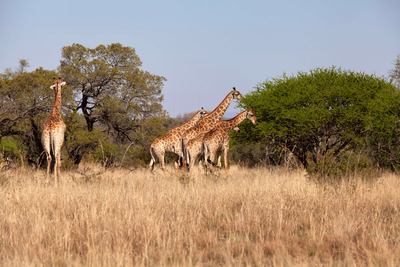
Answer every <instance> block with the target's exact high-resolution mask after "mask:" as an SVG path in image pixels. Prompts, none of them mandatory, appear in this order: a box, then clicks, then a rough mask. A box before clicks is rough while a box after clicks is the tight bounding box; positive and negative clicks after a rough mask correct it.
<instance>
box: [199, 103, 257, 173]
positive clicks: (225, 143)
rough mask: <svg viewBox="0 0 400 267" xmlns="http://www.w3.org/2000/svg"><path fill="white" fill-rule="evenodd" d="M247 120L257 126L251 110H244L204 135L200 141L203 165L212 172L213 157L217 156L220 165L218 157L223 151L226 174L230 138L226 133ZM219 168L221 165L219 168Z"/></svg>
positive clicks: (226, 171)
mask: <svg viewBox="0 0 400 267" xmlns="http://www.w3.org/2000/svg"><path fill="white" fill-rule="evenodd" d="M246 118H247V119H249V120H250V121H251V122H252V123H253V124H254V125H255V124H257V119H256V115H255V113H254V111H253V108H251V109H250V110H245V111H243V112H242V113H240V114H238V115H237V116H236V117H234V118H233V119H230V120H226V121H219V122H218V123H217V124H216V126H215V128H214V129H213V130H211V131H210V132H208V133H206V134H205V135H204V138H203V141H202V151H201V152H202V153H203V154H204V164H207V165H208V167H209V168H210V169H211V172H213V170H214V169H213V165H214V160H215V156H216V155H217V154H218V161H219V164H221V163H220V160H221V159H220V157H221V154H222V150H223V151H224V166H225V173H226V174H228V152H229V140H230V137H229V135H228V132H229V131H231V130H232V129H234V128H235V127H237V126H238V125H239V124H240V123H242V121H243V120H244V119H246ZM219 167H221V165H220V166H219Z"/></svg>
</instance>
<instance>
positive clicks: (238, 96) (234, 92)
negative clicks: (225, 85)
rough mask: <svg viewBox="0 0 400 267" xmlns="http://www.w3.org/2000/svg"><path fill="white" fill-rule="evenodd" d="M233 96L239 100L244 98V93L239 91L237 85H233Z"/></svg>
mask: <svg viewBox="0 0 400 267" xmlns="http://www.w3.org/2000/svg"><path fill="white" fill-rule="evenodd" d="M232 96H233V99H237V100H240V99H242V98H243V95H242V94H241V93H240V92H239V91H237V90H236V88H235V87H233V90H232Z"/></svg>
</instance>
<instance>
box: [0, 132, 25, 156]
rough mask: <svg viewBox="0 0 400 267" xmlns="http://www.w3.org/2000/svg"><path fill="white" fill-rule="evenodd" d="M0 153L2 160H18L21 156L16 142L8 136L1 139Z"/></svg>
mask: <svg viewBox="0 0 400 267" xmlns="http://www.w3.org/2000/svg"><path fill="white" fill-rule="evenodd" d="M0 151H1V154H2V156H4V158H7V157H11V158H14V159H18V158H19V157H20V156H21V148H20V146H19V144H18V142H17V141H16V140H15V139H14V138H12V137H10V136H9V137H4V138H2V139H1V141H0Z"/></svg>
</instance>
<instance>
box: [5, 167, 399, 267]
mask: <svg viewBox="0 0 400 267" xmlns="http://www.w3.org/2000/svg"><path fill="white" fill-rule="evenodd" d="M88 168H90V170H88ZM80 172H81V173H83V172H85V174H86V176H83V175H81V174H78V173H76V172H73V171H70V172H62V176H61V185H60V187H59V188H54V186H53V185H52V184H51V185H46V184H45V172H44V171H29V170H23V169H19V170H14V171H7V172H0V194H1V195H0V265H1V266H42V265H43V266H49V265H51V266H80V265H85V266H126V265H128V266H129V265H138V266H142V265H143V266H148V265H150V266H192V265H193V266H219V265H224V266H248V265H251V266H265V265H267V266H321V265H324V266H330V265H335V266H368V265H378V266H399V265H400V214H399V209H400V194H399V189H400V180H399V178H398V177H397V176H395V175H393V174H386V175H384V176H383V177H381V178H379V179H376V180H375V181H373V182H365V181H362V180H361V179H354V180H353V181H346V182H342V183H339V184H337V185H329V184H316V183H314V182H312V181H309V180H308V179H306V177H305V174H304V172H302V171H291V172H289V171H284V170H282V169H276V170H273V171H268V170H266V169H246V168H239V167H237V166H232V167H231V169H230V175H229V176H228V177H224V176H220V177H215V176H211V175H210V176H203V175H201V174H199V173H197V172H195V173H194V174H193V175H192V176H191V177H188V176H185V175H181V176H176V175H174V174H173V170H172V169H170V168H169V169H168V171H167V172H166V173H162V172H161V171H160V170H159V168H157V169H156V171H155V173H153V174H151V173H150V172H149V171H148V170H136V171H134V172H129V171H125V170H115V171H108V172H105V173H98V172H101V168H100V167H96V166H89V167H87V166H86V169H85V170H84V169H83V167H82V169H81V170H80ZM96 173H97V174H96Z"/></svg>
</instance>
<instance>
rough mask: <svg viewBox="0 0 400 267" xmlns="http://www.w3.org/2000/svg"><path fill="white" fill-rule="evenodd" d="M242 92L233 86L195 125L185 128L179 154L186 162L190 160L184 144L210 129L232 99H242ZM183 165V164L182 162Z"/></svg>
mask: <svg viewBox="0 0 400 267" xmlns="http://www.w3.org/2000/svg"><path fill="white" fill-rule="evenodd" d="M242 98H243V96H242V94H241V93H240V92H239V91H237V90H236V88H235V87H233V90H232V91H231V92H229V94H228V95H227V96H226V97H225V98H224V100H222V102H221V103H220V104H219V105H218V106H217V107H216V108H215V109H214V110H213V111H212V112H211V113H210V114H208V115H207V116H205V117H204V118H203V119H202V120H201V121H200V122H199V123H198V124H197V125H196V126H194V127H192V128H190V129H189V130H187V131H186V132H185V133H184V134H183V135H182V137H181V147H180V150H181V154H180V156H181V157H182V158H184V160H185V161H186V163H187V164H189V163H190V162H189V161H188V159H187V158H186V156H187V154H186V151H185V147H186V144H187V143H188V142H189V141H190V140H191V139H193V138H196V136H197V135H199V134H202V133H207V132H209V131H210V130H212V129H213V128H214V126H215V124H216V123H217V122H218V121H219V120H220V119H221V117H222V116H223V115H224V113H225V111H226V110H227V109H228V107H229V105H230V104H231V102H232V100H233V99H238V100H240V99H242ZM183 165H185V164H183Z"/></svg>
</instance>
